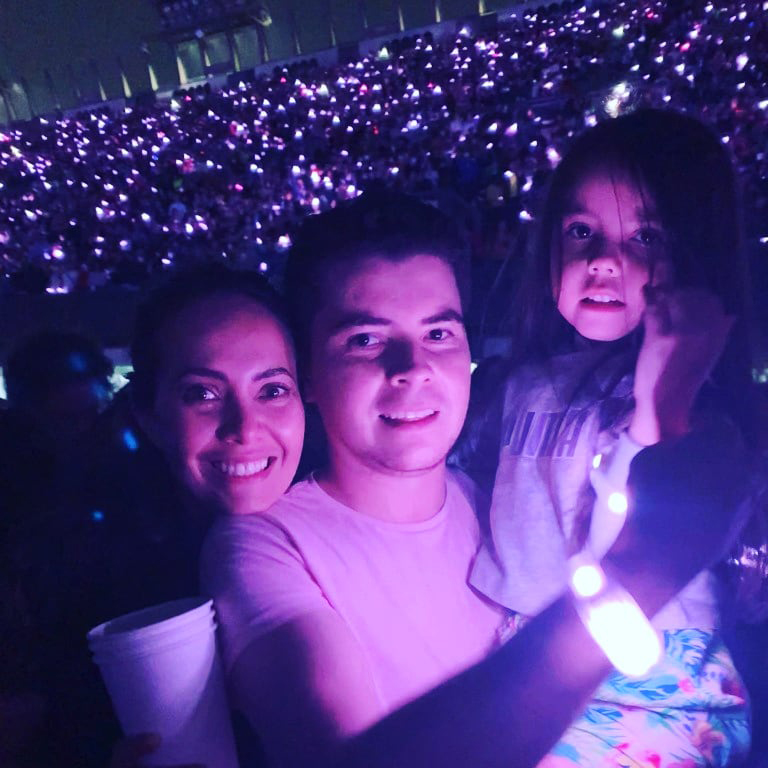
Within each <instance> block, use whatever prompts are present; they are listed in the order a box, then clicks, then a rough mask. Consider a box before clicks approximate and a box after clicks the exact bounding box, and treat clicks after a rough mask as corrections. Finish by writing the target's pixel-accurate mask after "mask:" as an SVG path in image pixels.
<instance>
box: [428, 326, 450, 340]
mask: <svg viewBox="0 0 768 768" xmlns="http://www.w3.org/2000/svg"><path fill="white" fill-rule="evenodd" d="M452 335H453V334H452V333H451V332H450V331H449V330H448V329H447V328H431V329H430V330H429V331H428V332H427V338H428V339H429V340H430V341H445V340H446V339H449V338H450V337H451V336H452Z"/></svg>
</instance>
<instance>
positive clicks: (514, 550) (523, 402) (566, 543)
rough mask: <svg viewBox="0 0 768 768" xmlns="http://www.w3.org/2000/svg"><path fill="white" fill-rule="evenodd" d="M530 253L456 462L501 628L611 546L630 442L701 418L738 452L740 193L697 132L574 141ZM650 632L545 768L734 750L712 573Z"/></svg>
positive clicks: (744, 354) (723, 757)
mask: <svg viewBox="0 0 768 768" xmlns="http://www.w3.org/2000/svg"><path fill="white" fill-rule="evenodd" d="M534 255H535V258H534V259H533V261H532V264H531V265H530V266H531V268H530V269H529V276H528V277H529V279H528V281H527V283H526V284H525V286H524V291H523V296H522V298H521V301H520V302H519V304H518V306H519V307H520V308H521V312H520V313H519V317H520V321H519V324H518V329H517V330H518V334H517V336H516V337H513V338H515V339H516V342H518V343H520V353H519V355H518V356H517V357H516V358H515V360H514V361H512V362H511V364H510V365H509V366H508V367H507V368H506V370H505V372H504V376H503V384H502V386H501V388H500V389H499V390H498V397H496V398H495V399H494V400H493V403H494V404H493V405H492V406H491V407H490V408H487V403H488V392H487V389H486V391H485V392H484V393H482V394H481V395H480V397H478V398H476V399H477V400H478V402H479V403H482V402H484V403H485V404H486V410H485V413H484V414H483V416H482V417H481V418H478V419H476V420H475V422H474V424H473V425H472V426H471V427H470V428H469V430H468V434H467V438H466V440H465V444H464V448H463V455H464V459H463V463H464V465H465V468H466V469H467V470H468V471H469V472H470V474H472V475H473V476H474V477H475V478H476V479H477V480H478V481H480V483H481V484H483V485H485V486H486V488H487V490H488V491H489V495H490V497H491V499H492V501H491V506H490V514H489V517H488V525H489V528H490V530H489V534H490V537H489V541H492V542H493V543H492V544H489V545H488V546H487V547H486V548H485V550H484V551H483V552H482V553H481V555H480V557H479V558H478V560H477V563H476V566H475V569H474V571H473V573H472V577H471V581H472V583H473V584H474V586H475V587H476V588H478V589H479V590H480V591H481V592H483V593H484V594H486V595H487V596H489V597H491V598H492V599H493V600H495V601H497V602H499V603H501V604H502V605H504V606H506V607H507V608H509V609H510V610H511V611H513V612H514V614H513V615H514V616H515V617H522V616H532V615H535V614H536V613H538V612H539V611H540V610H541V609H542V608H543V607H544V606H546V605H547V604H548V603H549V602H550V601H551V600H552V599H554V597H555V596H556V595H558V594H559V593H560V592H561V591H562V590H563V588H564V587H565V585H566V584H567V580H568V560H569V558H570V557H572V556H573V555H576V554H577V553H579V552H581V551H582V550H584V549H587V550H589V551H591V553H592V554H594V555H596V556H597V557H600V556H601V555H602V554H603V553H604V552H605V550H606V549H607V547H608V546H610V544H611V543H612V541H613V539H614V538H615V536H616V535H617V533H618V530H619V529H620V527H621V523H622V522H623V519H622V518H621V516H620V515H616V514H614V513H613V512H611V511H610V509H609V506H608V505H607V504H606V497H608V496H609V494H610V493H611V492H613V491H616V492H620V491H621V490H622V489H623V483H624V481H625V480H626V474H627V467H628V464H629V460H630V459H631V458H632V457H633V456H634V454H635V453H637V452H638V451H639V450H640V448H641V447H642V446H644V445H649V444H652V443H655V442H657V441H659V440H660V439H662V438H667V437H674V436H677V435H682V434H684V433H685V432H687V431H688V430H689V429H690V428H691V427H692V426H694V425H695V424H696V423H697V422H699V421H703V420H709V419H726V420H728V421H730V422H731V423H733V424H734V425H736V427H738V428H739V429H740V430H741V431H742V434H743V435H744V437H745V438H747V439H748V438H749V437H750V430H749V408H748V403H749V396H748V393H749V390H750V365H749V355H748V344H747V341H746V320H745V314H746V301H745V298H744V297H745V294H746V267H745V262H744V260H743V259H742V257H741V251H740V248H739V227H738V216H737V204H736V193H735V180H734V174H733V170H732V168H731V164H730V161H729V158H728V156H727V154H726V152H725V151H724V149H723V147H722V146H721V144H720V143H719V141H718V140H717V139H716V138H715V137H714V136H712V135H711V134H710V132H709V131H708V130H707V129H706V128H705V127H704V126H703V125H701V124H700V123H698V122H697V121H696V120H694V119H692V118H689V117H686V116H683V115H680V114H675V113H671V112H661V111H655V110H642V111H639V112H636V113H635V114H632V115H629V116H625V117H621V118H618V119H615V120H610V121H607V122H604V123H601V124H599V125H598V126H596V127H595V128H594V129H592V130H590V131H588V132H587V133H585V134H584V135H583V136H582V137H581V138H579V139H578V140H577V141H576V142H575V143H574V145H573V147H572V149H571V151H570V152H569V153H568V154H567V156H566V157H565V158H564V159H563V161H562V163H561V164H560V165H559V167H558V168H557V170H556V172H555V174H554V176H553V178H552V182H551V187H550V189H549V194H548V198H547V201H546V205H545V210H544V214H543V217H542V220H541V233H540V242H539V247H538V252H537V253H535V254H534ZM510 371H511V372H510ZM598 466H599V467H600V468H599V470H597V469H593V468H597V467H598ZM590 471H592V472H593V473H594V474H595V478H594V482H595V487H596V488H598V490H599V491H601V493H599V494H598V496H599V497H600V498H599V499H598V504H597V505H595V492H594V491H593V489H592V487H591V484H590ZM618 499H619V500H621V497H620V496H619V497H618ZM613 501H614V502H615V499H613ZM593 507H594V512H593ZM614 508H615V505H614ZM619 512H621V510H620V509H619ZM679 546H680V547H684V546H685V542H684V541H680V542H679ZM654 624H655V626H656V627H657V628H658V629H660V630H663V637H664V643H665V653H664V655H663V657H662V660H661V662H660V663H659V665H657V666H655V667H654V668H653V669H652V670H651V672H650V673H649V674H648V676H647V677H646V678H644V679H640V680H629V679H627V678H624V677H622V676H621V675H619V674H618V673H615V674H613V675H612V676H611V678H609V679H608V680H607V681H606V683H605V684H604V685H603V686H602V688H601V689H600V690H599V691H598V692H597V694H596V698H595V700H593V702H592V703H591V705H590V706H589V708H588V709H587V710H586V712H585V713H584V714H583V716H582V717H581V719H580V720H577V721H576V723H575V724H574V726H573V727H572V728H571V729H570V730H569V731H568V732H567V733H566V734H565V736H564V738H563V740H562V741H561V742H560V744H559V745H558V746H557V747H556V748H555V750H554V751H553V752H552V753H551V755H550V757H549V758H547V761H549V762H547V764H548V765H560V764H562V765H573V764H577V765H584V766H596V765H617V766H618V765H621V766H630V765H631V766H635V765H654V766H672V765H686V766H705V765H716V766H721V765H726V764H728V763H729V762H730V761H731V760H732V759H734V758H737V757H739V756H740V755H743V753H744V752H745V751H746V750H747V748H748V744H749V726H748V715H747V711H746V704H745V694H744V691H743V688H742V686H741V683H740V681H739V679H738V676H737V674H736V672H735V670H734V668H733V665H732V662H731V659H730V656H729V654H728V652H727V651H726V649H725V647H724V646H723V644H722V641H721V639H720V637H719V635H718V632H717V625H718V612H717V604H716V598H715V585H714V582H713V577H712V575H711V574H710V573H708V572H705V573H701V574H699V576H698V577H696V579H694V580H693V581H692V582H691V583H690V584H689V586H688V587H687V588H686V589H685V590H684V591H683V592H682V593H681V594H680V595H679V596H678V598H676V599H675V600H673V601H671V602H670V603H669V604H668V605H667V606H666V607H665V608H664V609H663V610H662V611H661V612H660V613H659V614H657V616H656V618H655V620H654Z"/></svg>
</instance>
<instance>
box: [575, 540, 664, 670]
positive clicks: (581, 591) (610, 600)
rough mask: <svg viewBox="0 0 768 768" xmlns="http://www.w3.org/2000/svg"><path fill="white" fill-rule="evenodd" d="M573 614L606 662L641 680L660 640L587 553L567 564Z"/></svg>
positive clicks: (624, 592) (655, 656)
mask: <svg viewBox="0 0 768 768" xmlns="http://www.w3.org/2000/svg"><path fill="white" fill-rule="evenodd" d="M568 569H569V572H570V575H569V579H568V585H569V586H570V588H571V592H572V593H573V595H574V597H575V600H574V604H575V607H576V611H577V612H578V614H579V617H580V618H581V620H582V622H583V623H584V626H585V627H586V628H587V630H588V631H589V634H590V635H592V638H593V639H594V641H595V642H596V643H597V644H598V645H599V646H600V648H601V649H602V651H603V653H604V654H605V655H606V656H607V657H608V661H610V662H611V664H613V666H614V667H615V668H616V669H617V670H618V671H619V672H621V673H622V674H624V675H627V676H628V677H641V676H643V675H644V674H646V673H647V672H648V670H649V669H650V668H651V667H652V666H653V665H654V664H655V663H656V662H657V661H658V660H659V657H660V656H661V641H660V640H659V636H658V634H657V633H656V630H655V629H654V628H653V627H652V626H651V623H650V622H649V621H648V619H647V617H646V615H645V614H644V613H643V611H642V610H641V609H640V606H639V605H638V604H637V603H636V602H635V600H634V598H633V597H632V595H630V594H629V592H627V590H626V589H624V588H623V587H622V586H621V585H620V584H618V583H617V582H616V581H615V580H614V579H610V578H609V577H608V576H607V575H606V573H605V571H604V570H603V569H602V567H601V566H600V564H599V563H598V562H597V561H596V560H595V559H594V558H593V557H591V556H590V555H589V554H587V553H580V554H578V555H574V557H572V558H570V560H569V561H568Z"/></svg>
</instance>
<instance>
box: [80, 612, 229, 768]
mask: <svg viewBox="0 0 768 768" xmlns="http://www.w3.org/2000/svg"><path fill="white" fill-rule="evenodd" d="M215 630H216V624H215V621H214V614H213V603H212V602H211V601H210V600H205V599H204V598H188V599H185V600H175V601H173V602H170V603H163V604H162V605H156V606H153V607H152V608H146V609H145V610H143V611H136V612H135V613H129V614H127V615H125V616H121V617H119V618H117V619H113V620H112V621H107V622H105V623H104V624H100V625H99V626H98V627H95V628H94V629H92V630H91V631H90V632H89V633H88V644H89V646H90V648H91V651H92V652H93V660H94V661H95V662H96V664H98V666H99V670H100V671H101V676H102V678H103V679H104V683H105V684H106V686H107V691H108V692H109V695H110V698H111V699H112V706H113V707H114V709H115V713H116V714H117V718H118V720H119V721H120V725H121V726H122V728H123V731H124V732H125V733H126V734H138V733H157V734H159V735H160V737H161V738H162V741H161V743H160V746H159V747H158V749H157V750H156V751H155V752H153V753H152V754H150V755H148V756H147V757H145V758H144V759H143V764H144V765H147V766H153V765H163V766H168V765H180V764H185V763H199V764H202V765H205V766H206V768H237V755H236V751H235V742H234V737H233V735H232V723H231V720H230V716H229V707H228V705H227V698H226V694H225V691H224V677H223V674H222V670H221V663H220V661H219V657H218V654H217V653H216V634H215Z"/></svg>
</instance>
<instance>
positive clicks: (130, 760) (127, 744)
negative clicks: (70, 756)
mask: <svg viewBox="0 0 768 768" xmlns="http://www.w3.org/2000/svg"><path fill="white" fill-rule="evenodd" d="M160 741H161V739H160V736H158V734H156V733H139V734H137V735H135V736H126V737H125V738H124V739H122V740H121V741H120V742H118V744H117V746H115V749H114V751H113V752H112V759H111V760H110V761H109V768H141V765H142V762H141V758H143V757H146V756H147V755H151V754H152V753H153V752H154V751H155V750H156V749H157V748H158V747H159V746H160ZM167 768H205V766H202V765H175V766H167Z"/></svg>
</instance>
